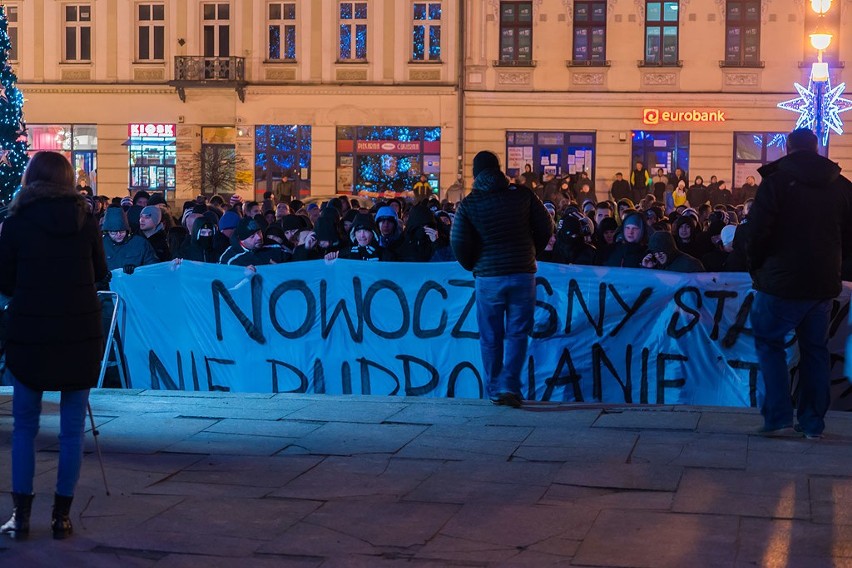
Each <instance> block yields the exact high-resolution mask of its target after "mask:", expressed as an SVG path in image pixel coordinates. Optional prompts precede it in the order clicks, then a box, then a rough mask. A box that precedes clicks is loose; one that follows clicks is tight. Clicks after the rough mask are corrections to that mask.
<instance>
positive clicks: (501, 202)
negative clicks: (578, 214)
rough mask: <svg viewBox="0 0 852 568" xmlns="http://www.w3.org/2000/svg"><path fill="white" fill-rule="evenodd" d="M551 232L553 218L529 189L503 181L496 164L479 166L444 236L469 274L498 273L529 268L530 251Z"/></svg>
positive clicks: (532, 266)
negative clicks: (481, 169) (486, 167)
mask: <svg viewBox="0 0 852 568" xmlns="http://www.w3.org/2000/svg"><path fill="white" fill-rule="evenodd" d="M552 233H553V220H552V219H551V218H550V214H549V213H548V212H547V209H545V208H544V205H543V204H542V202H541V200H540V199H538V197H536V195H535V194H534V193H533V192H532V191H530V190H529V189H527V188H526V187H523V186H516V185H509V182H508V181H507V180H506V177H505V176H504V175H503V172H501V171H499V170H485V171H484V172H481V173H480V174H479V175H478V176H477V177H476V179H475V180H474V182H473V191H471V193H470V195H468V196H467V197H465V199H464V200H463V201H462V202H461V203H460V204H459V207H458V210H457V211H456V216H455V221H454V222H453V228H452V233H451V236H450V242H451V245H452V248H453V252H454V253H455V255H456V259H458V261H459V264H461V265H462V267H464V268H465V269H466V270H471V271H473V274H474V276H503V275H507V274H519V273H530V272H535V271H536V263H535V257H536V253H537V252H539V251H542V250H544V247H546V246H547V241H548V240H549V239H550V235H551V234H552Z"/></svg>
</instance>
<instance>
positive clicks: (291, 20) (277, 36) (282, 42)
mask: <svg viewBox="0 0 852 568" xmlns="http://www.w3.org/2000/svg"><path fill="white" fill-rule="evenodd" d="M296 23H297V22H296V3H295V2H270V3H269V22H268V30H269V36H268V38H267V39H268V50H267V57H268V60H269V61H295V60H296Z"/></svg>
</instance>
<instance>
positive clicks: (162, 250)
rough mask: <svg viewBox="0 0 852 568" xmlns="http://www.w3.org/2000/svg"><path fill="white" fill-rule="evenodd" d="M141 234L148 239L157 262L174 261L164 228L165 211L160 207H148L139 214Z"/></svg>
mask: <svg viewBox="0 0 852 568" xmlns="http://www.w3.org/2000/svg"><path fill="white" fill-rule="evenodd" d="M139 232H140V233H141V234H142V236H143V237H145V238H146V239H148V244H150V245H151V248H152V249H154V254H156V255H157V260H159V261H160V262H167V261H169V260H171V259H172V251H171V249H170V248H169V241H168V238H167V236H166V231H165V229H164V228H163V210H162V209H160V207H159V206H157V205H148V206H147V207H144V208H143V209H142V211H141V212H140V213H139Z"/></svg>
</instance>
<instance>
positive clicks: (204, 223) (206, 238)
mask: <svg viewBox="0 0 852 568" xmlns="http://www.w3.org/2000/svg"><path fill="white" fill-rule="evenodd" d="M218 234H219V227H218V223H217V221H216V215H215V214H214V213H212V212H210V211H208V212H207V213H205V214H204V215H202V216H201V217H198V218H197V219H196V220H195V221H194V222H193V224H192V232H191V233H190V234H189V241H187V242H185V243H184V245H183V246H182V247H181V248H180V250H179V251H178V253H177V255H175V256H176V258H182V259H184V260H194V261H196V262H208V263H212V264H215V263H218V262H219V257H221V256H222V253H223V252H225V250H224V249H217V248H216V243H217V241H218V239H217V238H216V236H217V235H218Z"/></svg>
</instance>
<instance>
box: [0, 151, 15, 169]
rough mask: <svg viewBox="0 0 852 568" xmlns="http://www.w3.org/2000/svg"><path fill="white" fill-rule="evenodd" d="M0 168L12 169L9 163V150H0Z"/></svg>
mask: <svg viewBox="0 0 852 568" xmlns="http://www.w3.org/2000/svg"><path fill="white" fill-rule="evenodd" d="M0 166H9V167H10V168H11V167H12V162H10V161H9V150H0Z"/></svg>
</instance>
